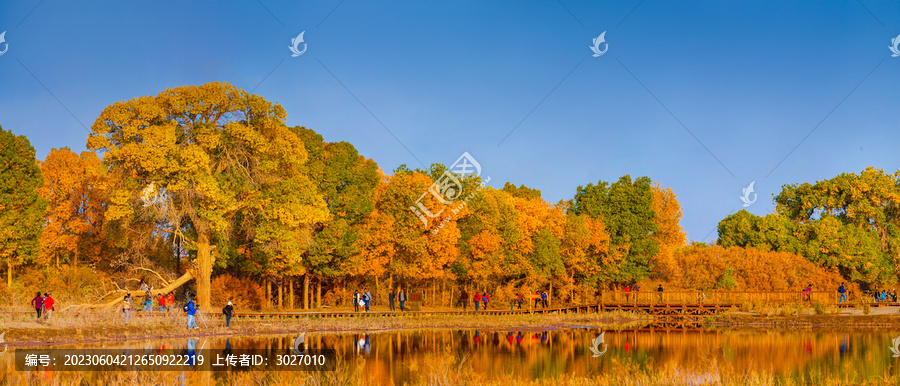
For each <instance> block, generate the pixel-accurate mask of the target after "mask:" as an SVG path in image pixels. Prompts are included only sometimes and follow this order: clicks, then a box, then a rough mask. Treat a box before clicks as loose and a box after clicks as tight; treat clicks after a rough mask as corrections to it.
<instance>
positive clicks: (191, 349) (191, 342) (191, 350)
mask: <svg viewBox="0 0 900 386" xmlns="http://www.w3.org/2000/svg"><path fill="white" fill-rule="evenodd" d="M198 340H200V339H188V347H187V355H188V364H189V365H191V367H194V356H195V355H196V351H195V348H196V345H197V341H198Z"/></svg>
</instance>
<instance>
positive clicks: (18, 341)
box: [0, 311, 653, 347]
mask: <svg viewBox="0 0 900 386" xmlns="http://www.w3.org/2000/svg"><path fill="white" fill-rule="evenodd" d="M135 314H137V315H132V317H131V320H130V321H129V324H128V325H125V324H124V318H123V317H122V316H121V315H118V314H114V313H113V314H110V313H108V312H102V311H83V312H81V313H79V315H78V316H77V317H76V316H67V315H59V314H55V315H53V316H52V317H51V320H50V321H49V322H46V321H42V322H37V321H35V317H34V316H31V315H17V316H13V317H10V316H8V315H7V316H6V317H3V318H0V333H3V332H5V333H6V335H5V338H6V344H8V345H10V346H11V347H34V346H55V345H67V344H75V343H97V342H104V341H127V340H145V339H168V338H179V337H201V336H248V335H274V334H293V333H297V332H309V333H316V332H322V333H342V332H366V333H372V332H378V331H395V330H428V329H483V330H513V329H514V330H534V329H565V328H579V327H598V328H626V327H629V326H633V325H640V324H645V323H648V322H652V321H653V319H652V317H650V316H647V315H642V314H637V313H630V312H618V311H610V312H602V313H598V314H568V315H567V314H557V315H541V314H529V315H503V316H488V315H443V316H427V317H425V316H423V317H415V316H407V317H380V318H321V317H316V316H311V317H303V318H297V319H263V320H257V319H240V318H234V319H232V320H231V327H227V328H226V327H225V321H224V319H223V318H221V317H218V316H217V317H199V318H197V324H198V325H199V326H200V327H201V328H200V329H194V330H188V329H187V328H186V320H187V317H186V316H185V315H184V314H183V313H181V312H173V313H169V314H166V315H153V316H142V315H140V313H135Z"/></svg>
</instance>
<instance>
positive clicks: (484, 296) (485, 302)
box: [481, 292, 491, 311]
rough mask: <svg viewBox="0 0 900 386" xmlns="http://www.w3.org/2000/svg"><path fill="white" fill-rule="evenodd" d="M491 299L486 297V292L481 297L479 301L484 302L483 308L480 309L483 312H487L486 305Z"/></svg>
mask: <svg viewBox="0 0 900 386" xmlns="http://www.w3.org/2000/svg"><path fill="white" fill-rule="evenodd" d="M489 300H491V298H490V297H489V296H488V294H487V292H485V293H484V294H482V295H481V301H482V302H484V307H482V308H483V309H484V310H485V311H487V304H488V301H489Z"/></svg>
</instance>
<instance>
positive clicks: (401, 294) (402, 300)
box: [397, 289, 406, 312]
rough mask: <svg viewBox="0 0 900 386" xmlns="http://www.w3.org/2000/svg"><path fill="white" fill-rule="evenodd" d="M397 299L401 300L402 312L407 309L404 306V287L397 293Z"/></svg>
mask: <svg viewBox="0 0 900 386" xmlns="http://www.w3.org/2000/svg"><path fill="white" fill-rule="evenodd" d="M397 300H399V301H400V312H403V311H406V308H403V305H404V304H406V292H404V291H403V290H402V289H401V290H400V293H399V294H398V295H397Z"/></svg>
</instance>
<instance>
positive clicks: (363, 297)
mask: <svg viewBox="0 0 900 386" xmlns="http://www.w3.org/2000/svg"><path fill="white" fill-rule="evenodd" d="M371 302H372V293H371V292H369V290H368V289H365V288H363V292H362V294H360V293H359V290H356V291H354V292H353V310H354V311H355V312H359V308H360V307H363V312H369V303H371Z"/></svg>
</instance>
